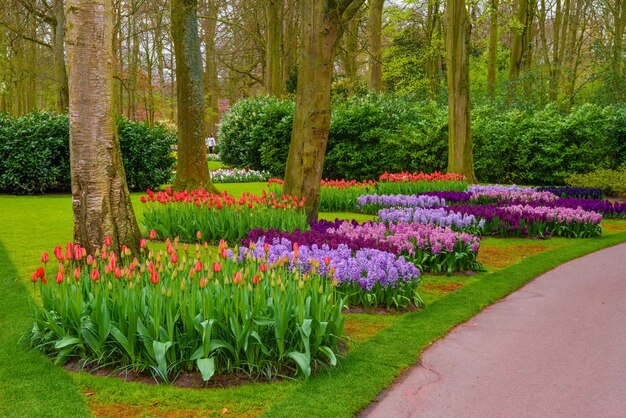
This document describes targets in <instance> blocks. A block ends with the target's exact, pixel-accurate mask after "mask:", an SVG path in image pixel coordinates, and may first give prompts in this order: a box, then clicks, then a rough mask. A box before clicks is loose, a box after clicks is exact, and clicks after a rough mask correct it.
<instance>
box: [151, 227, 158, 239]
mask: <svg viewBox="0 0 626 418" xmlns="http://www.w3.org/2000/svg"><path fill="white" fill-rule="evenodd" d="M156 237H157V234H156V231H155V230H154V229H151V230H150V239H156Z"/></svg>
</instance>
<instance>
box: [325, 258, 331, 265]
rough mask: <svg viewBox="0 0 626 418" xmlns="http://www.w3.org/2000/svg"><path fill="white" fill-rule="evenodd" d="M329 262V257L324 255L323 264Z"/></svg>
mask: <svg viewBox="0 0 626 418" xmlns="http://www.w3.org/2000/svg"><path fill="white" fill-rule="evenodd" d="M329 264H330V257H329V256H325V257H324V265H325V266H328V265H329Z"/></svg>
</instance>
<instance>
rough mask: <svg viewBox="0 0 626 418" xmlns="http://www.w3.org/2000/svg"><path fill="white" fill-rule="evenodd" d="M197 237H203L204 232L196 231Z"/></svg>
mask: <svg viewBox="0 0 626 418" xmlns="http://www.w3.org/2000/svg"><path fill="white" fill-rule="evenodd" d="M196 238H198V239H202V232H200V231H198V232H196Z"/></svg>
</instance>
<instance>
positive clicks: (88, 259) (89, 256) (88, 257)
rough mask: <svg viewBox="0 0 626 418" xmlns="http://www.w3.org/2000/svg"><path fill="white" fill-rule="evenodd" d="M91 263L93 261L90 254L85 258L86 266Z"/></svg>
mask: <svg viewBox="0 0 626 418" xmlns="http://www.w3.org/2000/svg"><path fill="white" fill-rule="evenodd" d="M93 262H94V260H93V256H92V255H91V254H89V255H88V256H87V264H88V265H91V264H93Z"/></svg>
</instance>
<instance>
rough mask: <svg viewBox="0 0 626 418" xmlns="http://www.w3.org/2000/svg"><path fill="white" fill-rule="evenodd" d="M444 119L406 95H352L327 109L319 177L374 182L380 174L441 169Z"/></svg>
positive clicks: (444, 155) (443, 163) (438, 110)
mask: <svg viewBox="0 0 626 418" xmlns="http://www.w3.org/2000/svg"><path fill="white" fill-rule="evenodd" d="M447 144H448V142H447V115H446V113H445V109H441V108H438V107H437V105H436V104H434V103H428V102H417V101H415V100H414V99H412V98H410V97H407V96H402V97H401V96H393V95H374V94H371V95H368V96H364V97H357V96H355V97H352V98H351V99H349V100H347V101H345V102H343V103H341V104H339V105H338V106H336V107H335V109H333V115H332V120H331V125H330V134H329V139H328V149H327V151H326V160H325V163H324V176H325V177H328V178H333V179H341V178H345V179H356V180H366V179H377V178H378V176H380V175H381V174H382V173H384V172H385V171H388V172H400V171H404V170H408V171H424V172H434V171H442V170H444V169H445V168H446V164H447V160H448V148H447Z"/></svg>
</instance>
